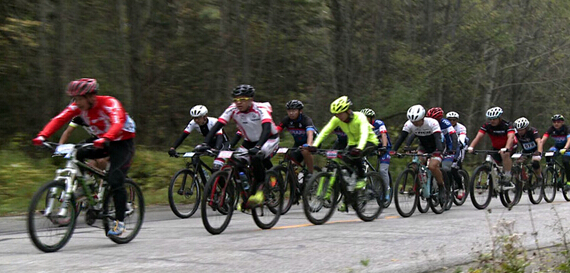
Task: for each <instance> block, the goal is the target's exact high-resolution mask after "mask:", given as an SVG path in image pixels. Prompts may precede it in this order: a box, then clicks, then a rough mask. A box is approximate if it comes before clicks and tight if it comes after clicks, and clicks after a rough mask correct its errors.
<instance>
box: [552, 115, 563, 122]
mask: <svg viewBox="0 0 570 273" xmlns="http://www.w3.org/2000/svg"><path fill="white" fill-rule="evenodd" d="M556 120H561V121H564V116H563V115H560V114H556V115H554V116H552V121H556Z"/></svg>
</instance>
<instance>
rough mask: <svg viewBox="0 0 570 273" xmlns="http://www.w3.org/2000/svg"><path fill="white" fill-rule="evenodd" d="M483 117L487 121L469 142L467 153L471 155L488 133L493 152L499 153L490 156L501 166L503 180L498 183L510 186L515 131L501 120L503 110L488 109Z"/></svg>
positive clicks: (515, 145) (499, 108)
mask: <svg viewBox="0 0 570 273" xmlns="http://www.w3.org/2000/svg"><path fill="white" fill-rule="evenodd" d="M485 115H486V116H487V119H489V121H488V122H486V123H485V124H483V126H481V128H480V129H479V132H477V135H476V136H475V139H473V142H471V144H470V145H469V147H468V148H467V151H468V152H469V153H473V148H474V147H475V146H477V144H478V143H479V141H480V140H481V139H482V138H483V136H484V135H485V134H486V133H488V134H489V138H490V139H491V146H493V150H496V151H499V153H493V154H491V156H492V157H493V159H494V160H495V161H497V162H498V163H499V164H501V163H502V164H503V170H504V176H503V180H502V181H499V183H501V184H503V185H507V186H508V185H510V180H511V168H512V165H513V161H512V160H511V155H512V153H513V150H515V149H516V147H517V139H516V138H515V129H514V128H513V126H512V125H511V124H510V122H508V121H507V120H504V119H503V118H502V115H503V109H502V108H501V107H493V108H489V109H488V110H487V112H486V113H485Z"/></svg>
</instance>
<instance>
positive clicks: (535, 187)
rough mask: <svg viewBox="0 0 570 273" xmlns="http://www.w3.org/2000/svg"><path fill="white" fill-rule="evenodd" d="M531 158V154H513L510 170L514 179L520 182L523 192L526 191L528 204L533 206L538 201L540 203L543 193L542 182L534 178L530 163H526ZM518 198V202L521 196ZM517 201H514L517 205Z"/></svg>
mask: <svg viewBox="0 0 570 273" xmlns="http://www.w3.org/2000/svg"><path fill="white" fill-rule="evenodd" d="M532 156H533V154H532V153H515V154H513V155H512V156H511V158H512V159H513V168H512V170H511V173H512V175H513V176H516V179H518V180H520V181H521V182H522V189H523V192H524V191H526V192H527V193H528V199H529V200H530V202H531V203H533V204H538V203H540V201H542V196H543V192H544V180H543V179H538V177H536V175H535V173H534V170H533V168H532V162H528V161H529V159H530V158H532ZM525 162H528V163H525ZM543 177H544V176H543ZM518 196H519V200H520V197H521V196H522V194H520V195H518ZM519 200H516V203H518V202H519ZM516 203H515V205H516Z"/></svg>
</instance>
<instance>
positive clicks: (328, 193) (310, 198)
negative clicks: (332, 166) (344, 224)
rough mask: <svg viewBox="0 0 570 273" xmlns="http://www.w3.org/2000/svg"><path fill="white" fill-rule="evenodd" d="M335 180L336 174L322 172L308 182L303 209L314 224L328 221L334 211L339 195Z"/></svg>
mask: <svg viewBox="0 0 570 273" xmlns="http://www.w3.org/2000/svg"><path fill="white" fill-rule="evenodd" d="M333 171H334V170H333ZM335 180H336V176H335V175H334V174H331V173H328V172H320V173H317V174H314V175H313V177H311V179H310V180H309V181H307V182H306V183H307V185H305V189H304V190H303V211H304V212H305V216H306V217H307V220H309V222H311V223H313V224H314V225H321V224H324V223H326V222H327V221H328V220H329V219H330V218H331V216H332V215H333V213H334V208H335V207H336V204H337V202H338V195H339V192H338V190H337V189H338V187H336V186H335ZM337 182H340V181H337Z"/></svg>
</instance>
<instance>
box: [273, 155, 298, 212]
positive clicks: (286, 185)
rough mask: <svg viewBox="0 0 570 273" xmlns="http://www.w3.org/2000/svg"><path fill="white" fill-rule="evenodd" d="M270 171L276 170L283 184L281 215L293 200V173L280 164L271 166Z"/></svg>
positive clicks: (289, 207) (291, 204)
mask: <svg viewBox="0 0 570 273" xmlns="http://www.w3.org/2000/svg"><path fill="white" fill-rule="evenodd" d="M270 171H273V172H277V173H278V174H279V175H280V177H281V179H280V180H279V181H281V183H282V185H283V187H282V188H283V209H282V211H281V214H282V215H283V214H285V213H287V212H288V211H289V210H290V209H291V206H293V202H295V181H292V179H293V175H292V174H290V173H289V172H288V171H287V168H285V167H284V166H282V165H277V166H275V167H273V168H271V170H270ZM295 179H296V178H295Z"/></svg>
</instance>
